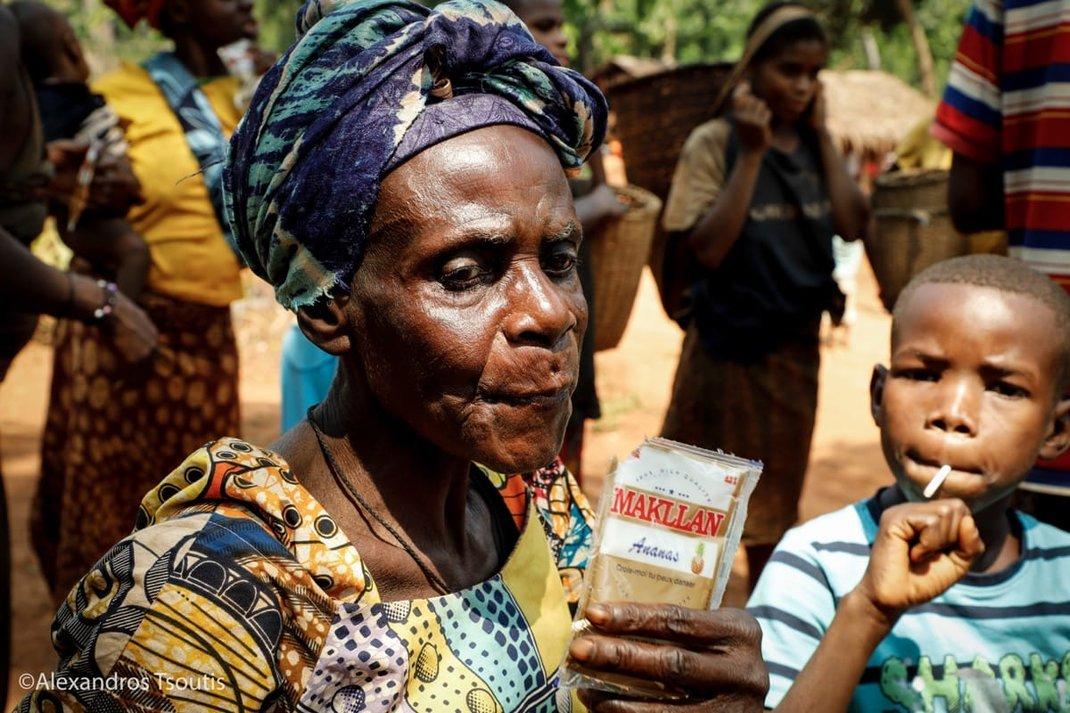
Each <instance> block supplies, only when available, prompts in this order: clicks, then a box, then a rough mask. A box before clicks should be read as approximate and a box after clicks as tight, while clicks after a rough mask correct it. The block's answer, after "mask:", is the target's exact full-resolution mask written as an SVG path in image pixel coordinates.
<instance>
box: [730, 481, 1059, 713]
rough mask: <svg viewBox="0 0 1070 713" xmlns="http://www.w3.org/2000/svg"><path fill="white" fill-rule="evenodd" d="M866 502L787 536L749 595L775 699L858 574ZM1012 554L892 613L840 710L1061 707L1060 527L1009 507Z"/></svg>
mask: <svg viewBox="0 0 1070 713" xmlns="http://www.w3.org/2000/svg"><path fill="white" fill-rule="evenodd" d="M879 519H880V509H879V505H878V504H877V498H873V499H870V500H866V501H861V502H858V503H855V504H854V505H851V506H849V507H846V508H843V509H842V510H837V511H836V512H833V513H829V514H828V515H825V516H823V517H819V518H817V519H814V520H811V521H810V522H807V523H805V524H804V525H801V526H799V527H796V528H794V529H793V530H791V531H789V532H788V533H787V534H786V535H784V538H783V539H782V540H781V541H780V544H779V545H778V546H777V549H776V552H775V553H774V554H773V557H772V559H771V560H770V562H769V565H768V567H766V569H765V571H764V572H763V573H762V576H761V579H760V580H759V582H758V585H757V587H756V588H755V590H754V593H753V595H752V596H751V599H750V602H749V604H748V607H747V609H748V611H750V613H751V614H753V615H754V616H755V617H757V619H758V622H759V624H761V627H762V633H763V638H762V655H763V657H764V658H765V661H766V664H767V665H768V667H769V680H770V687H769V696H768V698H767V699H766V706H767V707H768V708H773V707H775V706H776V705H777V704H779V703H780V701H781V699H783V697H784V695H785V694H786V693H787V691H788V689H789V688H790V687H791V684H792V682H793V681H794V679H795V677H796V676H797V675H798V674H799V672H800V671H801V670H802V668H803V667H804V666H805V665H806V662H807V661H809V659H810V656H811V655H812V654H813V652H814V650H815V649H816V648H817V644H818V642H819V640H820V639H821V637H822V635H823V634H824V633H825V631H826V630H827V629H828V626H829V624H830V623H832V618H833V615H834V614H835V611H836V605H837V603H838V602H839V600H840V599H841V598H842V597H843V596H845V595H846V594H847V593H848V592H850V591H851V590H852V589H854V587H855V585H856V584H858V582H859V581H860V580H861V578H862V574H863V573H864V572H865V569H866V565H867V563H868V561H869V552H870V546H871V545H872V543H873V540H874V538H875V536H876V534H877V522H878V521H879ZM1017 523H1018V524H1019V525H1020V526H1021V533H1020V534H1021V537H1022V553H1023V556H1022V558H1021V559H1020V560H1019V561H1018V562H1017V563H1016V564H1015V565H1013V566H1012V567H1010V568H1008V569H1007V570H1005V571H1003V572H999V573H997V574H993V575H975V574H968V575H967V576H966V577H965V578H964V579H963V580H962V581H960V582H959V583H958V584H956V585H954V586H953V587H951V589H949V590H948V591H947V592H945V593H944V594H943V595H942V596H940V597H937V598H936V599H934V600H933V601H931V602H929V603H928V604H924V605H921V606H918V607H915V608H914V609H911V610H909V611H907V612H906V613H904V614H903V616H902V617H900V619H899V622H898V623H897V624H896V625H895V628H894V629H892V632H891V634H890V635H889V636H888V637H886V638H885V639H884V641H882V642H881V644H880V645H879V646H878V647H877V649H876V651H874V653H873V655H872V656H871V657H870V659H869V662H868V663H867V665H866V670H865V673H864V674H863V676H862V680H861V682H860V684H859V686H858V687H857V688H856V689H855V693H854V696H853V698H852V700H851V705H850V708H849V710H851V711H865V712H866V713H884V712H885V711H896V712H902V711H926V712H928V713H950V712H952V711H955V712H958V711H963V712H966V711H973V712H974V713H981V712H989V711H991V712H997V711H999V712H1002V711H1009V712H1013V713H1018V712H1021V713H1025V712H1026V711H1029V712H1043V711H1067V710H1070V533H1067V532H1064V531H1062V530H1058V529H1056V528H1054V527H1051V526H1049V525H1044V524H1042V523H1039V522H1037V521H1036V520H1034V519H1033V518H1031V517H1029V516H1028V515H1024V514H1020V513H1018V514H1017Z"/></svg>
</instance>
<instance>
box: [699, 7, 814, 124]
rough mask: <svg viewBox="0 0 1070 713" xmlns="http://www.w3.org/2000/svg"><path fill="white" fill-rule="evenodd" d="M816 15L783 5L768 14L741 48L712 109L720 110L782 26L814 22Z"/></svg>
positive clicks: (803, 9) (802, 8) (802, 9)
mask: <svg viewBox="0 0 1070 713" xmlns="http://www.w3.org/2000/svg"><path fill="white" fill-rule="evenodd" d="M816 19H817V15H815V14H814V12H813V11H812V10H810V9H808V8H805V7H803V6H802V5H792V4H789V5H784V6H782V7H778V8H777V9H776V10H773V11H772V12H771V13H769V16H768V17H766V18H765V19H764V20H762V21H761V23H760V24H759V25H758V26H757V27H755V28H754V32H752V33H751V34H750V37H748V38H747V44H746V45H745V46H744V47H743V54H742V55H741V56H740V58H739V61H738V62H736V64H735V66H733V67H732V71H731V72H730V73H729V75H728V79H726V80H725V83H724V84H723V85H722V86H721V91H720V93H719V94H718V95H717V101H716V102H714V107H715V108H716V109H717V110H720V109H721V108H722V107H723V106H724V103H725V100H727V99H728V97H729V96H731V94H732V90H734V89H735V88H736V86H737V85H738V84H739V82H740V80H741V79H743V75H744V74H745V73H746V71H747V69H749V68H750V65H751V62H753V61H754V57H755V56H756V55H757V54H758V52H759V51H760V50H761V49H762V47H763V46H764V45H765V43H766V42H767V41H768V40H769V38H770V37H772V36H773V34H774V33H776V31H777V30H779V29H780V28H781V27H784V25H788V24H790V23H792V22H796V21H797V20H816Z"/></svg>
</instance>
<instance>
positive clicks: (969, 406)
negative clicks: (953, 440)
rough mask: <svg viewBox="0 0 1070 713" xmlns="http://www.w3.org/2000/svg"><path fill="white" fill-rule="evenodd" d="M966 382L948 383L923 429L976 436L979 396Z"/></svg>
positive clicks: (974, 388)
mask: <svg viewBox="0 0 1070 713" xmlns="http://www.w3.org/2000/svg"><path fill="white" fill-rule="evenodd" d="M976 391H977V389H976V387H975V386H973V385H971V384H970V383H969V382H968V381H967V380H965V379H962V380H957V381H952V382H950V383H948V385H947V387H946V388H945V389H942V390H941V393H940V394H939V396H938V403H937V404H936V406H935V408H933V410H932V411H931V412H930V414H929V417H928V419H927V420H926V423H925V427H926V428H932V429H935V430H938V431H944V432H945V433H948V434H952V433H954V434H957V435H961V436H967V437H970V438H972V437H973V436H976V435H977V421H978V413H977V411H978V408H979V404H980V397H979V394H977V393H975V392H976Z"/></svg>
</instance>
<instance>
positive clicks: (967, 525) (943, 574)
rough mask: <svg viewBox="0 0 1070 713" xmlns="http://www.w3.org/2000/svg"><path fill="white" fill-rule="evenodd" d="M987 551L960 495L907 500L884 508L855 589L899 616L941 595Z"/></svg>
mask: <svg viewBox="0 0 1070 713" xmlns="http://www.w3.org/2000/svg"><path fill="white" fill-rule="evenodd" d="M984 550H985V545H984V542H982V541H981V536H980V534H979V533H978V532H977V525H976V524H975V523H974V521H973V515H972V514H971V513H970V509H969V508H968V507H966V504H965V503H964V502H962V501H961V500H936V501H933V502H925V503H904V504H903V505H896V506H895V507H890V508H888V509H887V510H885V511H884V514H883V515H882V516H881V522H880V531H879V532H878V533H877V539H876V540H875V541H874V542H873V552H872V554H871V555H870V557H869V566H868V567H867V568H866V573H865V574H864V575H863V576H862V581H861V582H859V584H858V587H857V588H856V590H855V591H856V592H857V593H859V594H861V595H862V596H863V597H864V598H865V599H866V600H867V601H868V602H869V603H870V604H871V605H872V606H873V607H874V608H875V609H876V610H877V611H879V612H882V613H883V614H884V615H885V616H886V617H888V618H889V619H890V620H894V619H895V618H896V617H898V616H899V614H901V613H902V612H904V611H905V610H907V609H909V608H910V607H914V606H917V605H919V604H924V603H925V602H928V601H931V600H932V599H935V598H936V597H938V596H940V595H941V594H943V593H944V592H946V591H947V590H948V588H949V587H951V585H953V584H954V583H955V582H957V581H959V580H960V579H962V578H963V577H964V576H965V575H966V573H967V572H968V571H969V570H970V565H971V564H973V561H974V560H975V559H977V557H978V556H980V555H981V553H982V552H984Z"/></svg>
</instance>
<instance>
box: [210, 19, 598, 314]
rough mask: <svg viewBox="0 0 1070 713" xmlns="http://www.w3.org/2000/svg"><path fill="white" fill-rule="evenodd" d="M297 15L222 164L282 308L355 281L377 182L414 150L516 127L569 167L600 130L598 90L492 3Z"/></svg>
mask: <svg viewBox="0 0 1070 713" xmlns="http://www.w3.org/2000/svg"><path fill="white" fill-rule="evenodd" d="M297 25H298V34H299V39H298V40H297V42H296V43H295V44H294V46H293V47H291V48H290V49H289V50H288V51H287V53H286V54H285V55H284V56H283V57H282V58H281V59H280V60H279V61H278V62H277V63H276V65H275V66H274V67H273V68H272V69H271V70H270V71H269V72H268V73H267V75H265V77H264V79H263V81H262V82H261V84H260V87H259V88H258V89H257V92H256V95H255V96H254V98H253V102H252V105H251V107H250V109H249V112H248V114H246V116H245V118H244V119H243V121H242V123H241V125H240V126H239V128H238V130H237V131H236V132H235V134H234V136H233V138H232V140H231V145H230V151H229V153H228V158H227V165H226V168H225V173H224V182H225V192H226V202H227V209H228V216H229V218H230V220H231V224H232V227H233V233H234V240H235V242H236V244H237V249H238V250H239V251H240V252H241V254H242V255H243V257H244V258H245V260H246V262H247V264H248V265H249V267H250V268H252V270H253V271H254V272H256V274H258V275H259V276H260V277H262V278H264V279H265V280H267V281H268V282H270V283H271V284H272V285H273V286H274V287H275V296H276V299H278V301H279V302H280V303H281V304H282V305H283V306H284V307H287V308H288V309H297V308H298V307H303V306H307V305H311V304H313V303H314V302H316V301H317V300H319V299H320V298H322V297H325V296H327V295H329V294H331V292H332V291H333V290H336V289H341V290H345V289H347V288H348V287H349V285H350V284H351V281H352V279H353V276H354V274H355V273H356V269H357V266H358V265H359V263H360V259H361V257H362V255H363V251H364V248H365V244H366V242H367V237H368V228H369V223H370V221H371V217H372V212H373V210H374V207H375V204H376V201H377V199H378V196H379V188H380V185H381V183H382V180H383V179H384V178H385V176H386V174H387V173H388V172H389V171H390V170H391V169H393V168H394V167H396V166H398V165H400V164H401V163H402V162H403V161H405V160H406V159H407V158H410V157H412V156H414V155H415V154H417V153H419V152H420V151H422V150H424V149H426V148H428V147H430V146H432V145H434V144H436V143H439V142H441V141H444V140H446V139H449V138H451V137H453V136H457V135H459V134H462V133H465V132H467V131H471V130H473V129H477V128H480V127H485V126H492V125H498V124H511V125H515V126H520V127H523V128H525V129H528V130H530V131H532V132H535V133H537V134H539V135H540V136H542V137H543V138H545V139H546V140H547V142H548V143H549V144H550V146H551V147H553V149H554V150H555V151H556V152H557V155H558V157H559V159H560V161H561V163H562V164H563V166H565V167H566V168H574V167H578V166H580V165H581V164H582V163H583V161H584V159H585V158H586V156H587V154H588V153H589V152H590V151H592V150H593V149H594V148H596V147H597V146H599V145H600V144H601V142H602V138H603V134H604V132H605V121H606V113H607V110H606V103H605V99H604V98H603V97H602V95H601V93H600V92H599V91H598V89H597V88H596V87H595V86H594V85H593V84H592V83H591V82H589V81H588V80H586V79H585V78H584V77H583V76H582V75H580V74H578V73H577V72H574V71H572V70H569V69H565V68H562V67H560V66H557V63H556V61H555V60H554V59H553V57H552V56H551V55H550V53H549V52H548V51H547V50H545V49H544V48H543V47H541V46H540V45H539V44H538V43H536V42H535V40H534V39H533V38H532V37H531V34H530V33H529V32H528V31H527V29H526V28H525V27H524V25H523V24H522V23H521V22H520V20H518V19H517V18H516V16H515V15H514V14H513V13H512V12H511V11H510V10H508V9H507V8H506V7H505V6H504V5H500V4H498V3H497V2H490V1H487V0H482V1H481V0H452V1H451V2H447V3H444V4H441V5H439V6H438V7H437V8H435V9H434V10H429V9H428V8H425V7H423V6H421V5H417V4H416V3H413V2H407V1H405V0H310V1H309V2H307V3H306V4H305V6H304V7H303V8H302V9H301V10H300V11H299V12H298V21H297Z"/></svg>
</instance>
